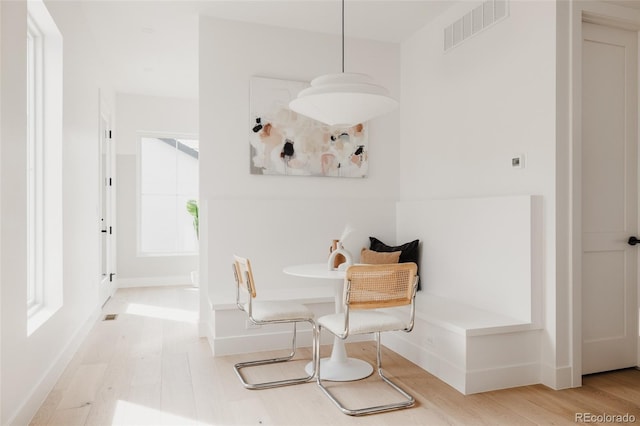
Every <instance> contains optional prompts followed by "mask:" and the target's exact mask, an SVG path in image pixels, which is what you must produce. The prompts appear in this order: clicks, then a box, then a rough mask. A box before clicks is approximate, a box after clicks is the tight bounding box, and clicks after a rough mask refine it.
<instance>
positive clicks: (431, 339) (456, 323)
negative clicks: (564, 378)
mask: <svg viewBox="0 0 640 426" xmlns="http://www.w3.org/2000/svg"><path fill="white" fill-rule="evenodd" d="M417 302H418V307H419V311H418V312H417V314H416V324H415V327H414V330H413V331H412V332H411V333H386V334H387V335H385V336H384V337H383V344H384V345H385V346H387V347H388V348H389V349H392V350H393V351H395V352H397V353H398V354H400V355H402V356H404V357H405V358H407V359H409V360H410V361H412V362H414V363H415V364H417V365H419V366H420V367H422V368H423V369H425V370H426V371H428V372H429V373H431V374H433V375H434V376H436V377H438V378H439V379H441V380H442V381H444V382H446V383H447V384H449V385H450V386H452V387H453V388H455V389H456V390H458V391H459V392H461V393H463V394H465V395H467V394H472V393H478V392H486V391H491V390H496V389H504V388H509V387H516V386H525V385H530V384H535V383H540V361H539V358H540V356H539V354H540V329H541V327H540V326H539V325H536V324H531V323H524V322H522V321H519V320H515V319H512V318H508V317H505V316H503V315H498V314H495V313H492V312H487V311H483V310H481V309H477V308H474V307H470V306H468V305H463V304H459V303H457V302H455V301H451V300H447V299H444V298H441V297H438V296H436V295H429V294H419V296H418V301H417Z"/></svg>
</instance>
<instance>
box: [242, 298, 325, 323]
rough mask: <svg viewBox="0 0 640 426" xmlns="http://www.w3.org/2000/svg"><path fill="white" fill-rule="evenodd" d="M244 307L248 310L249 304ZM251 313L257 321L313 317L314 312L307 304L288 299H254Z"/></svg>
mask: <svg viewBox="0 0 640 426" xmlns="http://www.w3.org/2000/svg"><path fill="white" fill-rule="evenodd" d="M244 309H245V310H246V311H247V312H248V311H249V305H248V304H245V305H244ZM251 314H252V316H253V318H254V319H255V320H256V321H281V320H289V319H302V320H307V319H312V318H313V312H311V310H310V309H309V308H307V307H306V306H304V305H301V304H299V303H292V302H286V301H254V302H253V306H252V312H251Z"/></svg>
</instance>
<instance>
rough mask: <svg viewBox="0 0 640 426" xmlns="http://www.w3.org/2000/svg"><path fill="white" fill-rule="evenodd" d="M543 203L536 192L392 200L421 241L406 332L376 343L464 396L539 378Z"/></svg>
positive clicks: (405, 232)
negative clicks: (411, 322)
mask: <svg viewBox="0 0 640 426" xmlns="http://www.w3.org/2000/svg"><path fill="white" fill-rule="evenodd" d="M540 205H541V203H540V202H539V200H537V199H536V197H534V196H509V197H491V198H465V199H447V200H425V201H407V202H399V203H398V206H397V217H396V221H397V238H398V241H397V242H398V243H402V242H404V241H411V240H413V239H415V238H419V239H420V241H421V242H422V245H421V262H420V279H421V282H422V288H423V291H421V292H419V293H418V295H417V297H416V324H415V328H414V330H413V332H412V333H408V334H405V333H403V334H400V333H398V334H393V335H391V336H389V337H387V338H386V339H385V340H383V343H384V344H385V345H387V346H388V347H389V348H390V349H392V350H394V351H396V352H398V353H399V354H401V355H403V356H404V357H405V358H408V359H410V360H411V361H413V362H414V363H416V364H418V365H419V366H421V367H422V368H424V369H425V370H427V371H429V372H430V373H432V374H434V375H435V376H437V377H438V378H440V379H441V380H443V381H445V382H446V383H448V384H449V385H451V386H452V387H454V388H455V389H457V390H458V391H460V392H462V393H464V394H471V393H476V392H484V391H489V390H495V389H501V388H507V387H514V386H522V385H528V384H533V383H540V339H541V336H540V335H541V332H540V330H541V309H540V306H541V303H540V297H541V287H542V285H541V277H542V266H541V250H540V247H541V244H540V241H541V238H542V226H541V222H542V221H541V212H540V210H541V208H540Z"/></svg>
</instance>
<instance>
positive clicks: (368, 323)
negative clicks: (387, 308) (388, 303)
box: [318, 310, 406, 334]
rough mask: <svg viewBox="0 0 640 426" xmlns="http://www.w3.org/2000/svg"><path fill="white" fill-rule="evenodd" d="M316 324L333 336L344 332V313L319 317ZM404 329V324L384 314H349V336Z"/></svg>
mask: <svg viewBox="0 0 640 426" xmlns="http://www.w3.org/2000/svg"><path fill="white" fill-rule="evenodd" d="M318 324H320V325H321V326H322V327H324V328H326V329H328V330H329V331H331V332H332V333H333V334H340V333H342V332H343V331H344V313H340V314H331V315H325V316H323V317H320V319H318ZM405 327H406V324H405V323H404V322H403V321H402V320H400V319H399V318H398V317H396V316H394V315H391V314H388V313H386V312H380V311H371V310H367V311H351V312H349V334H365V333H373V332H376V331H393V330H402V329H403V328H405Z"/></svg>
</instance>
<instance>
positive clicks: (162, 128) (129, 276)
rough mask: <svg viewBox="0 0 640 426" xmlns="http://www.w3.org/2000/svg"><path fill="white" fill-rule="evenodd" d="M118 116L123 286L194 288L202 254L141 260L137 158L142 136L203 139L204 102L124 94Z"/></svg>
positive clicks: (120, 276)
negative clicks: (193, 274) (200, 136)
mask: <svg viewBox="0 0 640 426" xmlns="http://www.w3.org/2000/svg"><path fill="white" fill-rule="evenodd" d="M116 114H117V116H118V122H117V125H116V132H115V139H116V146H117V148H116V152H117V155H116V170H117V171H116V176H117V178H116V192H117V225H118V226H117V229H116V234H117V237H118V242H117V265H118V269H117V276H116V278H117V282H118V285H119V286H125V285H149V284H166V283H170V284H189V273H190V272H191V271H194V270H196V269H197V268H198V257H197V256H145V257H141V256H138V253H137V233H138V229H137V213H136V211H137V210H136V209H137V207H136V197H137V195H136V194H137V192H136V191H137V189H136V188H137V174H136V173H137V172H136V170H137V157H136V155H137V149H138V141H139V137H140V132H143V133H153V134H158V136H171V135H176V136H186V135H194V136H196V137H197V135H198V101H197V100H194V99H178V98H161V97H152V96H143V95H134V94H123V93H118V94H117V100H116Z"/></svg>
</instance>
